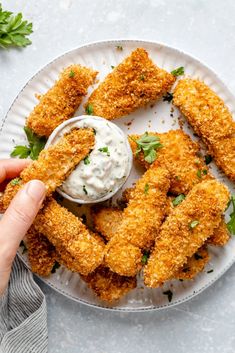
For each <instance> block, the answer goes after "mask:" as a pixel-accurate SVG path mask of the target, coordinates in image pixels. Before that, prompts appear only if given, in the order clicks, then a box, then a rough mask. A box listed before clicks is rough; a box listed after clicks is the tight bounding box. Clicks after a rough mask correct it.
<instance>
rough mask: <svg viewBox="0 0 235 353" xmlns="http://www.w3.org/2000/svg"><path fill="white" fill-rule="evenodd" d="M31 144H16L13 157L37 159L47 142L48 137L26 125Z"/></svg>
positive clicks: (25, 128) (25, 129)
mask: <svg viewBox="0 0 235 353" xmlns="http://www.w3.org/2000/svg"><path fill="white" fill-rule="evenodd" d="M24 131H25V134H26V136H27V139H28V142H29V146H15V147H14V149H13V151H12V152H11V157H17V156H18V157H19V158H28V157H30V158H31V159H33V160H35V159H37V158H38V155H39V153H40V152H41V151H42V150H43V148H44V147H45V144H46V138H45V137H40V136H38V135H36V134H35V133H34V132H33V131H32V130H31V129H30V128H29V127H26V126H25V127H24Z"/></svg>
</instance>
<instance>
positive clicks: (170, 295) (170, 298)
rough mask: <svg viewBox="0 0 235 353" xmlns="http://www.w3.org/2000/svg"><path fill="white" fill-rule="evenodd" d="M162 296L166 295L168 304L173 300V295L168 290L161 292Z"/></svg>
mask: <svg viewBox="0 0 235 353" xmlns="http://www.w3.org/2000/svg"><path fill="white" fill-rule="evenodd" d="M163 294H164V295H167V298H168V301H169V303H170V302H171V301H172V298H173V293H172V291H171V290H170V289H168V290H166V291H165V292H163Z"/></svg>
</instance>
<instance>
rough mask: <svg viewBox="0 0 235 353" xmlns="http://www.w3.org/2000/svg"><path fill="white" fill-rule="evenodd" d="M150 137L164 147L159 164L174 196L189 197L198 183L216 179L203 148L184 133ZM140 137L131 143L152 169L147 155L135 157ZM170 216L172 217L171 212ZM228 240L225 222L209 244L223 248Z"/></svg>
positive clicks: (139, 160)
mask: <svg viewBox="0 0 235 353" xmlns="http://www.w3.org/2000/svg"><path fill="white" fill-rule="evenodd" d="M149 134H150V135H153V136H158V137H159V138H160V142H161V144H162V145H163V147H162V148H161V149H159V150H158V151H157V155H158V157H157V161H156V162H157V163H159V164H160V165H161V166H162V165H163V166H165V167H166V168H167V169H168V170H169V172H170V182H171V185H170V192H171V193H173V194H175V195H179V194H187V193H188V192H189V191H190V190H191V189H192V188H193V186H194V185H196V184H197V183H200V182H201V181H203V180H210V179H213V176H212V175H211V174H210V173H209V170H208V167H207V166H206V164H205V162H204V160H203V158H202V157H200V155H199V145H198V144H197V143H196V142H194V141H192V140H191V138H190V137H189V136H188V135H187V134H185V133H184V132H183V131H182V130H170V131H168V132H166V133H162V134H158V133H154V132H150V133H149ZM140 137H141V136H140V135H131V136H130V137H129V142H130V145H131V148H132V151H133V155H134V158H135V159H136V161H137V162H138V163H139V164H140V165H142V166H143V167H144V168H146V169H148V168H149V167H150V164H149V163H148V162H146V161H145V160H144V155H143V153H142V152H140V153H139V154H138V155H136V153H135V152H136V148H137V144H136V143H135V142H134V141H135V140H138V139H139V138H140ZM199 171H200V172H199ZM130 192H131V191H129V193H130ZM125 197H126V196H125ZM168 206H169V211H170V210H171V208H172V205H171V203H169V202H168ZM167 214H169V213H168V212H167ZM228 240H229V233H228V230H227V227H226V224H225V223H224V220H223V219H222V220H221V224H220V226H219V228H218V229H216V230H215V231H214V233H213V235H212V236H211V238H210V240H209V243H210V244H211V245H217V246H223V245H225V244H226V243H227V242H228Z"/></svg>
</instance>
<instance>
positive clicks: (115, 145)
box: [57, 117, 130, 201]
mask: <svg viewBox="0 0 235 353" xmlns="http://www.w3.org/2000/svg"><path fill="white" fill-rule="evenodd" d="M73 127H79V128H87V127H89V128H93V129H94V133H95V146H94V149H93V150H92V151H91V153H90V154H89V156H88V157H87V158H85V160H83V161H81V162H80V163H79V165H78V166H77V167H76V168H75V170H74V171H73V172H72V173H71V174H70V175H69V177H68V178H67V179H66V181H65V182H64V183H63V184H62V187H61V190H62V191H64V192H65V193H66V194H68V195H69V196H71V197H73V198H74V199H81V200H85V201H89V200H90V201H94V200H98V199H100V198H102V197H104V196H105V195H107V194H109V193H112V192H115V191H117V190H118V189H119V187H120V185H122V184H123V183H124V181H125V179H126V177H127V176H128V174H129V172H130V153H129V150H128V148H129V146H128V142H127V138H126V137H125V136H124V135H123V133H122V132H121V131H119V129H118V127H117V126H114V124H113V123H110V122H109V121H107V120H104V119H97V118H94V117H86V118H85V119H84V120H80V121H77V122H73V123H71V124H69V125H67V126H66V127H65V128H64V129H63V130H62V131H61V132H60V134H58V135H57V136H58V138H59V137H60V136H61V135H63V134H64V133H66V132H67V131H69V130H70V129H71V128H73Z"/></svg>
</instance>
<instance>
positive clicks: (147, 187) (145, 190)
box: [144, 184, 149, 195]
mask: <svg viewBox="0 0 235 353" xmlns="http://www.w3.org/2000/svg"><path fill="white" fill-rule="evenodd" d="M148 192H149V184H145V186H144V193H145V195H147V194H148Z"/></svg>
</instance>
